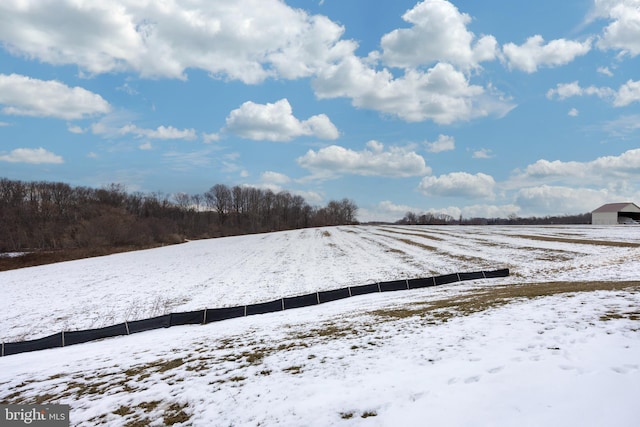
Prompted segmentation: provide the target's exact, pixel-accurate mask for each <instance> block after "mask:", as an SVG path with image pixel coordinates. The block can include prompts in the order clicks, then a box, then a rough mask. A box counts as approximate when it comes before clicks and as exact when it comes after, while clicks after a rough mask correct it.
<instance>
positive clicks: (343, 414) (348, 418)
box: [340, 412, 354, 420]
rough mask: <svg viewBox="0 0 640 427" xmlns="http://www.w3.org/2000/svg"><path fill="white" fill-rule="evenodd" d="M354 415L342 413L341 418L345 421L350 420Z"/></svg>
mask: <svg viewBox="0 0 640 427" xmlns="http://www.w3.org/2000/svg"><path fill="white" fill-rule="evenodd" d="M353 415H354V413H353V412H340V418H342V419H343V420H350V419H351V418H353Z"/></svg>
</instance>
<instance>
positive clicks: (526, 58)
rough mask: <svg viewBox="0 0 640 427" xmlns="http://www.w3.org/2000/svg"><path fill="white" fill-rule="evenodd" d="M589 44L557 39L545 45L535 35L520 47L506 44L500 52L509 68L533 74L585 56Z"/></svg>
mask: <svg viewBox="0 0 640 427" xmlns="http://www.w3.org/2000/svg"><path fill="white" fill-rule="evenodd" d="M591 43H592V42H591V39H589V40H586V41H584V42H577V41H572V40H565V39H557V40H552V41H550V42H549V43H546V44H545V43H544V39H543V38H542V36H540V35H535V36H533V37H529V38H528V39H527V41H526V42H525V43H524V44H522V45H520V46H518V45H516V44H514V43H507V44H505V45H504V46H503V47H502V51H503V53H504V56H505V57H506V58H507V60H508V65H509V67H510V68H515V69H518V70H522V71H524V72H527V73H534V72H536V71H538V68H539V67H541V66H544V67H557V66H560V65H566V64H568V63H570V62H571V61H573V60H574V59H575V58H576V57H578V56H582V55H585V54H587V53H588V52H589V51H590V50H591Z"/></svg>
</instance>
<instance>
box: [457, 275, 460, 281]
mask: <svg viewBox="0 0 640 427" xmlns="http://www.w3.org/2000/svg"><path fill="white" fill-rule="evenodd" d="M456 276H457V277H458V282H460V273H456Z"/></svg>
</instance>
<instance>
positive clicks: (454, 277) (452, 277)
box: [434, 273, 460, 285]
mask: <svg viewBox="0 0 640 427" xmlns="http://www.w3.org/2000/svg"><path fill="white" fill-rule="evenodd" d="M434 280H435V282H436V285H446V284H449V283H454V282H459V281H460V278H459V277H458V273H453V274H445V275H443V276H436V277H434Z"/></svg>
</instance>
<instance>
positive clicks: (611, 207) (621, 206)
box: [593, 202, 640, 212]
mask: <svg viewBox="0 0 640 427" xmlns="http://www.w3.org/2000/svg"><path fill="white" fill-rule="evenodd" d="M629 206H633V207H634V208H635V209H634V210H640V207H638V206H636V204H635V203H632V202H625V203H607V204H606V205H602V206H600V207H599V208H598V209H596V210H595V211H593V212H620V211H624V210H625V208H627V207H629Z"/></svg>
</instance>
